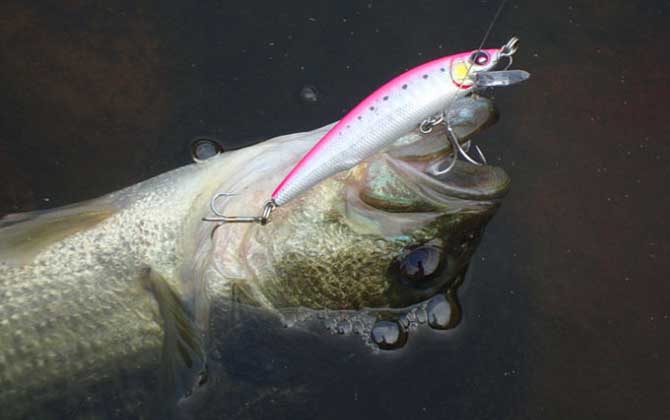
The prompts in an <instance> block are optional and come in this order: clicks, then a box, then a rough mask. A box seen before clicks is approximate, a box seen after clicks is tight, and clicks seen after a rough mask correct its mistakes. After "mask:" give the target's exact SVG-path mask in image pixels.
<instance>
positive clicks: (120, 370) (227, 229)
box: [0, 104, 509, 418]
mask: <svg viewBox="0 0 670 420" xmlns="http://www.w3.org/2000/svg"><path fill="white" fill-rule="evenodd" d="M477 106H480V105H477ZM482 106H484V107H485V108H486V107H488V104H484V105H482ZM484 119H485V120H486V121H488V119H489V116H488V115H487V116H486V117H485V118H484ZM484 122H485V121H482V120H477V122H476V124H474V123H469V124H471V125H472V126H470V125H468V126H467V127H465V128H463V129H464V130H465V131H467V132H468V133H472V132H474V131H477V130H478V129H479V128H480V127H481V126H482V125H483V124H484ZM330 127H331V126H326V127H323V128H321V129H318V130H314V131H311V132H307V133H299V134H293V135H288V136H282V137H278V138H275V139H272V140H269V141H266V142H264V143H261V144H258V145H255V146H252V147H248V148H245V149H241V150H237V151H234V152H229V153H224V154H222V155H218V156H215V157H213V158H210V159H208V160H206V161H204V162H200V163H197V164H192V165H189V166H186V167H183V168H179V169H176V170H173V171H171V172H168V173H166V174H163V175H160V176H157V177H155V178H152V179H150V180H147V181H145V182H142V183H140V184H137V185H135V186H132V187H129V188H126V189H124V190H121V191H118V192H115V193H112V194H109V195H106V196H104V197H101V198H98V199H95V200H90V201H87V202H84V203H80V204H76V205H72V206H66V207H63V208H59V209H54V210H49V211H41V212H32V213H25V214H18V215H10V216H8V217H6V218H5V219H3V220H2V222H0V407H2V409H3V418H23V417H26V416H27V417H40V416H42V414H44V413H50V412H51V411H49V410H52V409H53V407H55V406H61V405H63V404H64V405H65V406H67V405H68V404H70V403H71V402H70V403H63V401H68V396H69V395H74V394H76V395H79V396H82V395H83V396H86V395H92V394H91V393H92V392H93V391H91V390H94V389H99V387H100V386H101V385H100V384H111V385H110V386H111V387H112V388H114V389H115V390H116V391H118V392H120V393H121V394H123V393H124V392H125V393H131V394H132V395H135V396H136V395H138V394H137V393H139V394H142V392H145V391H146V393H147V394H148V393H149V391H151V392H153V391H154V390H158V391H156V392H159V391H160V389H162V388H170V389H172V388H177V389H179V388H180V387H181V389H184V388H188V387H189V386H190V382H189V380H188V379H187V378H188V376H187V375H180V372H182V371H184V370H185V371H193V374H194V375H196V376H197V374H198V372H200V371H201V369H202V368H203V366H204V365H205V363H204V361H205V359H206V354H205V353H204V350H203V346H202V343H203V342H204V341H205V338H206V334H207V330H208V325H209V322H210V321H211V320H210V319H209V318H208V317H209V314H210V310H211V308H212V306H216V305H221V304H223V302H230V301H231V300H235V301H238V302H240V303H242V304H248V305H256V306H259V307H262V308H266V309H267V310H269V311H272V312H273V313H276V314H277V315H278V316H282V315H283V314H284V312H285V311H286V310H288V309H289V308H304V309H305V310H314V311H318V310H322V309H329V310H360V309H362V308H366V309H370V308H380V309H384V308H402V307H407V306H410V305H413V304H416V303H418V302H421V301H425V300H426V299H429V298H430V297H432V296H434V295H436V294H439V293H442V292H444V291H445V290H447V289H448V288H449V287H450V286H451V285H453V284H454V283H455V282H457V281H458V280H457V279H459V278H461V277H462V275H463V273H464V272H465V270H466V268H467V265H468V262H469V260H470V257H471V256H472V253H473V252H474V249H475V247H476V244H477V242H478V240H479V238H480V235H481V233H482V231H483V227H484V226H485V224H486V222H487V221H488V220H489V218H490V217H491V215H492V214H493V212H494V211H495V209H496V207H497V204H498V202H499V200H500V199H501V198H502V196H503V195H504V194H505V192H506V191H507V188H508V184H509V179H508V177H507V175H506V174H505V173H504V171H502V170H501V169H499V168H496V167H492V166H482V167H474V166H471V165H467V164H464V163H462V162H458V163H457V165H456V166H455V168H454V170H453V171H451V172H450V173H449V174H448V175H447V176H446V177H442V178H440V177H434V176H431V175H429V173H430V168H431V167H432V166H434V165H439V164H444V161H445V159H449V158H448V157H447V156H448V155H449V154H450V150H449V147H448V145H447V143H446V142H445V141H444V140H443V137H442V136H443V133H440V132H439V131H438V130H436V131H435V132H434V133H432V134H430V135H421V134H419V133H418V132H413V133H410V134H409V135H407V136H404V137H403V138H401V139H399V140H398V141H397V142H396V143H395V145H394V146H393V147H392V148H390V149H388V150H386V151H385V152H383V153H380V154H378V155H375V156H373V157H371V158H369V159H368V160H366V161H364V162H362V163H361V164H360V165H358V166H356V167H355V168H353V169H351V170H349V171H347V172H344V173H341V174H338V175H337V176H335V177H332V178H330V179H328V180H326V181H324V182H322V183H320V184H319V185H318V186H317V187H315V188H313V189H311V190H310V191H309V192H307V193H306V194H304V195H302V196H301V197H299V198H297V199H296V200H294V201H292V202H291V203H289V204H287V205H286V206H283V207H281V208H279V209H277V210H276V212H275V213H274V214H273V220H272V222H271V223H270V224H268V225H267V226H260V225H256V224H253V225H224V226H222V227H220V228H218V229H217V230H216V231H215V233H214V235H213V236H211V233H212V228H213V225H212V223H208V222H203V221H202V219H203V217H205V216H207V215H208V212H209V201H210V198H211V197H212V196H213V195H214V194H216V193H218V192H222V191H225V192H234V193H237V194H238V195H236V196H234V197H231V198H230V199H228V200H225V201H223V202H222V203H220V205H221V206H222V210H223V211H226V212H229V213H242V212H243V210H245V209H247V208H248V207H249V206H253V203H257V202H259V200H262V198H263V197H266V196H268V194H270V193H271V191H272V188H273V187H274V186H275V185H276V184H277V183H278V182H279V181H280V180H281V179H282V178H283V177H284V176H285V175H286V174H287V173H288V171H289V170H290V169H291V168H292V166H294V165H295V163H296V162H297V161H298V160H299V159H300V158H301V157H302V156H303V155H304V154H305V152H306V151H307V150H309V149H310V148H311V147H313V146H314V144H315V143H316V142H317V141H318V140H319V139H320V138H321V137H322V136H323V134H324V133H325V132H326V131H327V130H328V129H329V128H330ZM462 137H463V138H466V137H467V136H466V135H465V134H464V135H463V136H462ZM417 249H420V250H421V252H423V254H425V255H427V257H426V258H427V259H426V260H425V264H424V265H423V266H421V267H420V268H421V270H419V271H417V270H416V267H412V266H411V264H410V263H408V261H411V260H412V259H411V258H408V257H410V256H412V255H415V251H416V250H417ZM423 254H422V255H423ZM414 259H416V255H415V258H414ZM408 264H410V265H408ZM422 264H423V263H422ZM431 270H432V271H431ZM368 333H369V331H368ZM166 367H167V368H166ZM140 371H141V372H153V371H155V372H159V371H163V372H165V371H166V372H167V374H166V375H164V374H157V375H155V377H154V378H153V379H151V380H148V382H147V383H146V384H144V385H145V386H143V387H142V389H141V390H137V389H129V387H127V386H124V382H123V380H122V379H119V378H122V377H125V376H124V375H126V376H127V375H133V374H134V373H135V372H140ZM171 375H174V376H175V377H176V378H171V377H170V376H171ZM185 378H186V379H185ZM166 381H167V382H168V386H165V382H166ZM115 384H116V385H115ZM117 385H118V386H117ZM96 387H98V388H96ZM145 388H146V390H145ZM116 391H115V392H116ZM142 395H144V394H142ZM170 395H173V394H170ZM173 396H176V397H177V398H178V397H179V396H180V395H173ZM144 397H145V396H144ZM144 397H142V398H144ZM86 398H89V397H86ZM86 398H84V397H81V400H82V401H84V400H85V399H86ZM120 398H123V396H122V397H120ZM146 398H149V397H146ZM128 400H129V399H128ZM145 402H146V401H145ZM54 404H56V405H54ZM58 404H61V405H58ZM72 404H74V405H75V406H77V404H80V405H81V404H84V403H82V402H81V401H79V402H76V403H72ZM146 405H147V404H145V405H144V406H141V405H139V404H136V405H132V404H126V406H125V408H124V410H128V412H129V413H133V414H134V415H142V413H144V414H146V412H145V411H142V410H146ZM142 407H144V408H142ZM40 410H46V411H40ZM66 412H69V411H67V410H66ZM138 413H140V414H138Z"/></svg>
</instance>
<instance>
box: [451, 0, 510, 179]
mask: <svg viewBox="0 0 670 420" xmlns="http://www.w3.org/2000/svg"><path fill="white" fill-rule="evenodd" d="M505 3H507V0H502V1H501V2H500V5H499V6H498V10H496V13H495V15H493V19H492V20H491V23H489V26H488V28H487V29H486V32H484V37H483V38H482V41H481V42H480V43H479V47H477V51H476V52H475V53H474V54H473V55H472V56H471V57H477V56H478V55H479V53H480V52H481V50H482V48H483V47H484V44H485V43H486V40H487V39H488V37H489V35H490V34H491V30H493V26H494V25H495V23H496V21H497V20H498V18H499V17H500V13H501V12H502V10H503V8H504V7H505ZM474 65H475V63H474V62H473V63H470V66H468V70H467V71H466V72H465V77H463V79H462V82H464V83H465V82H466V81H467V80H468V76H469V75H470V70H472V68H473V67H474ZM473 83H474V82H473ZM454 102H455V101H451V102H450V103H449V106H447V109H446V110H445V111H444V120H443V121H444V122H443V124H444V126H445V131H446V133H445V134H446V136H447V139H448V140H449V142H450V143H451V144H452V149H453V152H452V153H453V156H452V159H453V160H452V162H451V164H450V165H449V167H448V168H447V169H446V170H443V171H438V173H440V174H442V173H447V172H449V171H450V170H451V169H452V168H453V166H454V164H455V163H456V158H457V156H458V153H459V152H460V153H461V154H462V155H463V156H465V157H466V159H467V160H468V161H470V162H472V163H473V164H475V165H476V164H477V163H476V162H473V159H472V158H471V157H470V156H468V154H467V153H464V152H463V150H462V149H461V147H460V144H459V143H458V139H457V138H451V136H454V134H453V130H452V129H451V124H450V123H449V121H448V118H449V111H451V107H452V106H453V104H454ZM453 146H457V149H455V148H454V147H453ZM475 147H476V146H475ZM476 149H477V152H478V153H479V155H480V156H482V157H483V161H484V163H486V158H484V154H483V153H482V151H481V150H479V148H478V147H476Z"/></svg>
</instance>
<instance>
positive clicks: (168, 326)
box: [142, 268, 206, 417]
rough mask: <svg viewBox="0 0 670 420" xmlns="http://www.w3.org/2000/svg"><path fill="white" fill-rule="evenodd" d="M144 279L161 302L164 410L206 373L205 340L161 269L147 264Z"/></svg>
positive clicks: (167, 414) (173, 406) (162, 397)
mask: <svg viewBox="0 0 670 420" xmlns="http://www.w3.org/2000/svg"><path fill="white" fill-rule="evenodd" d="M142 280H143V282H144V286H145V287H146V288H148V289H149V290H150V291H151V292H152V294H153V295H154V298H155V299H156V302H157V303H158V310H159V312H160V319H161V321H162V323H163V346H162V350H161V368H160V369H161V371H160V396H159V397H160V401H158V402H157V404H158V406H159V407H162V408H161V411H164V410H170V407H171V409H173V410H174V409H175V408H176V403H177V402H178V400H179V399H180V398H182V397H184V396H188V395H190V393H191V392H192V389H193V385H194V384H195V382H196V380H197V377H198V376H202V375H203V373H204V374H205V375H206V372H205V371H206V357H205V351H204V340H203V339H202V337H201V335H200V332H199V330H198V328H197V327H196V325H195V322H194V321H193V319H192V316H191V315H190V313H189V311H188V310H187V309H186V307H185V305H184V304H183V302H182V300H181V299H180V298H179V296H178V295H177V293H175V291H174V289H173V288H172V287H171V286H170V284H169V283H168V282H167V281H166V280H165V279H164V278H163V277H162V276H161V275H160V274H159V273H157V272H156V271H155V270H151V269H150V268H147V269H146V270H145V272H144V274H143V278H142ZM172 403H174V404H172ZM164 414H165V415H166V416H167V417H170V415H171V414H170V413H164Z"/></svg>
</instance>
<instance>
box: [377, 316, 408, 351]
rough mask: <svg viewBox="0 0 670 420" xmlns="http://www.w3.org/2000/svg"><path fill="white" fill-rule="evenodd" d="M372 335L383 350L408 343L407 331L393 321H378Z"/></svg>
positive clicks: (397, 347) (396, 347)
mask: <svg viewBox="0 0 670 420" xmlns="http://www.w3.org/2000/svg"><path fill="white" fill-rule="evenodd" d="M370 337H371V338H372V341H373V342H374V343H375V344H376V345H377V346H378V347H379V348H380V349H382V350H393V349H399V348H401V347H402V346H404V345H405V343H407V331H406V330H405V329H403V328H402V327H401V326H400V325H399V324H398V323H397V322H392V321H377V322H376V323H375V325H374V326H373V327H372V332H371V333H370Z"/></svg>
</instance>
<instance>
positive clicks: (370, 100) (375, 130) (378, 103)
mask: <svg viewBox="0 0 670 420" xmlns="http://www.w3.org/2000/svg"><path fill="white" fill-rule="evenodd" d="M518 41H519V40H518V39H517V38H515V37H513V38H512V39H510V41H509V42H507V43H506V44H505V45H504V46H502V47H501V48H491V49H481V48H480V49H477V50H473V51H468V52H463V53H459V54H454V55H450V56H446V57H442V58H438V59H436V60H433V61H430V62H428V63H425V64H422V65H420V66H417V67H414V68H412V69H410V70H409V71H407V72H405V73H403V74H401V75H400V76H397V77H396V78H394V79H392V80H391V81H389V82H388V83H386V84H384V85H383V86H381V87H380V88H379V89H377V90H376V91H374V92H373V93H372V94H371V95H369V96H368V97H367V98H365V99H364V100H363V101H362V102H361V103H359V104H358V105H356V107H354V108H353V109H352V110H351V111H350V112H349V113H348V114H346V115H345V116H344V117H343V118H342V119H341V120H340V121H339V122H338V123H337V124H336V125H335V126H333V127H332V128H331V129H330V130H329V131H328V132H327V133H326V134H325V135H324V136H323V137H322V138H321V140H319V141H318V142H317V143H316V144H315V145H314V147H312V149H310V150H309V151H308V152H307V154H306V155H305V156H304V157H303V158H302V159H301V160H300V161H299V162H298V163H297V164H296V165H295V166H294V167H293V169H292V170H291V171H290V172H289V173H288V175H286V177H285V178H284V179H283V180H282V181H281V182H280V183H279V185H278V186H277V187H276V188H275V190H274V192H273V193H272V195H271V197H270V200H268V201H267V202H266V203H265V206H264V207H263V211H262V214H261V215H260V216H252V217H240V216H224V215H223V214H221V213H219V212H218V211H217V210H216V208H215V205H214V202H215V201H216V200H217V199H218V198H219V197H225V196H229V195H233V194H229V193H220V194H217V195H216V196H214V197H213V198H212V202H211V205H210V207H211V209H212V212H213V213H214V214H215V217H207V218H205V219H204V220H207V221H214V222H222V223H239V222H242V223H260V224H266V223H267V221H268V217H269V216H270V213H271V212H272V211H273V210H274V209H275V208H276V207H279V206H282V205H284V204H286V203H288V202H289V201H291V200H292V199H294V198H295V197H297V196H298V195H300V194H301V193H303V192H304V191H306V190H308V189H309V188H311V187H313V186H314V185H316V184H318V183H319V182H321V181H323V180H324V179H326V178H328V177H330V176H332V175H334V174H336V173H338V172H341V171H344V170H346V169H349V168H352V167H353V166H355V165H356V164H358V163H359V162H361V161H362V160H364V159H366V158H368V157H370V156H372V155H374V154H375V153H377V152H379V151H381V150H382V149H383V148H384V147H385V146H387V145H388V144H389V143H390V142H393V141H394V140H396V139H398V138H399V137H401V136H402V135H404V134H406V133H408V132H410V131H411V130H412V129H414V128H416V127H417V126H419V127H421V128H422V131H423V128H424V127H425V126H426V123H431V122H432V123H433V124H434V125H435V122H436V121H442V120H443V119H444V115H445V110H447V109H448V108H449V105H450V104H451V103H452V102H453V101H454V100H455V99H457V98H460V97H463V96H465V95H466V94H468V93H470V92H471V91H472V89H473V88H475V87H483V86H506V85H510V84H514V83H517V82H520V81H522V80H525V79H527V78H528V73H526V72H523V71H519V70H511V71H489V70H491V69H492V68H494V67H495V66H496V65H497V64H498V62H499V61H500V60H501V59H502V58H508V59H509V61H510V64H511V59H512V55H513V54H514V53H515V52H516V50H517V44H518ZM447 128H449V126H448V124H447ZM449 131H450V130H449ZM453 144H454V141H453V140H452V145H453ZM456 146H458V142H456ZM457 150H458V151H461V152H462V149H460V147H458V148H457V149H454V153H456V151H457ZM468 160H470V161H471V162H472V160H471V159H468ZM454 161H455V156H454Z"/></svg>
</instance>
